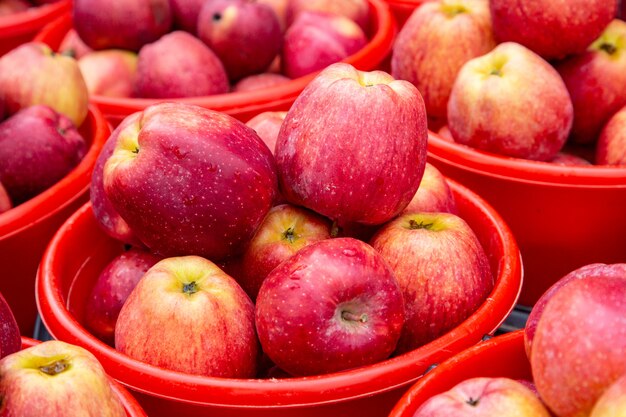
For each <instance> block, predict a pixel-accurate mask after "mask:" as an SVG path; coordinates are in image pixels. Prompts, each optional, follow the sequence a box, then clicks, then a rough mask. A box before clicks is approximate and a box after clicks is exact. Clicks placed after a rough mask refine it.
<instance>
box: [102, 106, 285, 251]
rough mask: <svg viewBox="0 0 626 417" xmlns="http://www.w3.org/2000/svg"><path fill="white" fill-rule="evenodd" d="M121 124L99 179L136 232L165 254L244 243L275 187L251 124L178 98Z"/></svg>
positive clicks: (270, 162)
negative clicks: (177, 101) (180, 100)
mask: <svg viewBox="0 0 626 417" xmlns="http://www.w3.org/2000/svg"><path fill="white" fill-rule="evenodd" d="M120 127H121V129H120V128H118V129H116V131H115V132H114V134H113V135H112V137H115V139H114V140H115V142H116V144H115V149H114V150H113V153H112V155H111V156H110V157H109V158H108V159H107V161H106V162H105V165H104V169H103V183H104V191H105V193H106V196H107V197H108V198H109V200H110V202H111V203H112V205H113V208H114V209H115V210H116V211H117V212H118V213H119V215H120V216H121V217H122V219H124V221H126V223H127V224H128V225H129V226H130V229H131V230H132V232H133V234H135V235H136V236H137V237H138V238H139V240H141V242H143V243H144V244H145V245H146V246H147V247H148V248H149V249H151V250H152V251H153V252H155V253H157V254H160V255H163V256H175V255H189V254H196V255H199V256H205V257H207V258H209V259H215V260H219V259H221V258H225V257H227V256H231V255H235V254H236V253H238V252H240V251H242V250H243V245H244V244H245V243H247V242H248V241H249V240H250V239H251V238H252V236H253V234H254V232H255V231H256V229H257V228H258V227H259V225H260V224H261V222H262V221H263V218H264V217H265V215H266V214H267V212H268V211H269V209H270V208H271V207H272V205H273V202H274V199H275V197H276V195H277V192H278V191H277V180H276V166H275V163H274V158H273V157H272V153H271V152H270V150H269V149H268V148H267V146H266V145H265V144H264V143H263V141H262V140H261V139H260V138H259V137H258V136H257V134H256V133H255V132H254V130H252V129H250V128H249V127H247V126H246V125H244V124H243V123H241V122H240V121H238V120H236V119H234V118H232V117H230V116H228V115H226V114H223V113H218V112H215V111H212V110H208V109H204V108H202V107H198V106H192V105H188V104H183V103H162V104H156V105H153V106H149V107H147V108H146V109H145V110H144V111H143V112H142V113H141V115H140V116H131V119H130V120H129V121H128V123H124V122H123V123H122V125H120Z"/></svg>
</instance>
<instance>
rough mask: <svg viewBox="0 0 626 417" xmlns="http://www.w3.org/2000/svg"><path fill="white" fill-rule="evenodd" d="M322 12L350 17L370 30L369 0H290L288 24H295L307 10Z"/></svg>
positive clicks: (288, 4)
mask: <svg viewBox="0 0 626 417" xmlns="http://www.w3.org/2000/svg"><path fill="white" fill-rule="evenodd" d="M305 11H309V12H322V13H328V14H334V15H338V16H342V17H345V18H348V19H350V20H352V21H353V22H355V23H356V24H357V25H359V26H360V27H361V29H363V30H364V31H367V30H368V27H369V19H370V7H369V3H368V2H367V0H342V1H336V0H289V1H288V3H287V10H286V15H287V26H290V25H292V24H293V22H295V21H296V19H297V18H298V16H299V15H300V14H301V13H303V12H305Z"/></svg>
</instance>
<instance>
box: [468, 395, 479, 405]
mask: <svg viewBox="0 0 626 417" xmlns="http://www.w3.org/2000/svg"><path fill="white" fill-rule="evenodd" d="M465 402H466V403H467V404H469V405H471V406H472V407H476V406H477V405H478V398H472V397H469V400H467V401H465Z"/></svg>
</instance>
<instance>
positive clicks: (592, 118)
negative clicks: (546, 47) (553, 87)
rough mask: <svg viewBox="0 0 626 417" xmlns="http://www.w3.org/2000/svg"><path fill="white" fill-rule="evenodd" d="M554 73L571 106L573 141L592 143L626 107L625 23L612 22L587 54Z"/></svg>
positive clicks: (563, 63) (569, 60) (558, 68)
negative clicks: (572, 113) (570, 99)
mask: <svg viewBox="0 0 626 417" xmlns="http://www.w3.org/2000/svg"><path fill="white" fill-rule="evenodd" d="M607 3H609V2H607ZM556 69H557V70H558V71H559V73H560V74H561V77H562V78H563V81H564V82H565V85H566V86H567V89H568V90H569V94H570V96H571V98H572V103H573V104H574V125H573V127H572V134H571V138H572V140H574V141H575V142H578V143H591V142H595V141H596V139H597V138H598V136H599V135H600V131H601V130H602V127H603V126H604V125H605V124H606V123H607V122H608V120H609V119H610V118H611V116H613V114H615V113H616V112H617V111H618V110H620V109H621V108H622V107H624V106H625V105H626V22H623V21H621V20H614V21H612V22H611V24H609V25H608V26H607V27H606V29H605V30H604V32H603V33H602V35H601V36H600V37H599V38H598V39H596V41H595V42H594V43H593V44H592V45H591V46H590V47H589V48H588V49H587V51H585V52H583V53H581V54H579V55H575V56H572V57H571V58H569V59H567V60H565V61H563V62H560V63H559V64H557V65H556Z"/></svg>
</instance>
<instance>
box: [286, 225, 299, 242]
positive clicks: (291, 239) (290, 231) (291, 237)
mask: <svg viewBox="0 0 626 417" xmlns="http://www.w3.org/2000/svg"><path fill="white" fill-rule="evenodd" d="M283 239H285V240H286V241H287V242H289V243H293V242H294V241H295V240H296V234H295V233H294V230H293V227H290V228H288V229H287V230H285V231H284V232H283Z"/></svg>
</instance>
